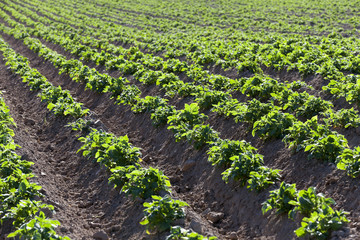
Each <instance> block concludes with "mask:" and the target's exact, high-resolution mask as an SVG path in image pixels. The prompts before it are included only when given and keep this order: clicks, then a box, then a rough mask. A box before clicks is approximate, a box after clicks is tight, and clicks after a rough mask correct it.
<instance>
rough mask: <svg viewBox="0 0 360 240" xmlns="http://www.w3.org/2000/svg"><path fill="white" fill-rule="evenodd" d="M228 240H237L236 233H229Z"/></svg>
mask: <svg viewBox="0 0 360 240" xmlns="http://www.w3.org/2000/svg"><path fill="white" fill-rule="evenodd" d="M229 239H232V240H237V239H238V236H237V234H236V232H231V233H230V234H229Z"/></svg>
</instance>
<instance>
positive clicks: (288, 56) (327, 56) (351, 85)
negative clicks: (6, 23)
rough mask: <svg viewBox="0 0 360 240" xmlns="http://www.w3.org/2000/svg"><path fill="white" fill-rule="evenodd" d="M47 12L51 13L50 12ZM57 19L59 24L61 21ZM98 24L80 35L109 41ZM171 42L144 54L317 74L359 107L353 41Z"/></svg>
mask: <svg viewBox="0 0 360 240" xmlns="http://www.w3.org/2000/svg"><path fill="white" fill-rule="evenodd" d="M49 9H50V10H51V8H49ZM49 9H47V11H48V10H49ZM81 17H82V18H86V22H90V20H92V21H94V20H93V19H90V18H89V17H87V16H86V15H85V14H84V15H82V16H81ZM59 19H60V20H61V18H59ZM59 19H58V20H59ZM74 19H76V18H75V17H73V20H72V21H71V22H74V21H75V20H74ZM68 21H69V20H68ZM98 21H99V23H97V25H98V26H101V31H96V29H94V28H87V29H83V25H81V26H82V27H81V28H80V30H81V31H82V32H93V33H94V31H96V32H98V33H97V34H100V33H102V34H101V36H102V37H104V38H101V39H100V41H102V42H104V41H108V40H109V36H111V32H114V27H113V26H109V24H108V23H107V22H106V21H101V20H98ZM93 25H94V24H93ZM104 29H108V31H106V32H104V31H105V30H104ZM122 32H123V31H119V33H120V34H121V36H120V39H118V41H119V40H120V41H122V42H126V43H128V42H129V40H126V39H125V40H124V39H123V38H124V36H123V35H124V33H122ZM142 35H143V34H142ZM95 36H96V34H95ZM139 37H140V36H137V35H134V36H133V37H132V39H139ZM171 39H172V41H170V40H169V39H165V40H163V42H161V43H156V42H154V41H156V40H151V41H150V43H147V44H146V45H145V47H146V49H147V50H151V51H155V52H159V51H161V52H164V50H165V53H164V56H166V57H170V58H171V57H175V56H176V57H181V56H186V58H187V59H188V60H189V61H192V62H194V63H197V64H201V65H207V64H217V65H221V66H222V67H223V68H236V69H238V71H239V72H242V71H244V70H249V71H252V72H258V73H261V72H262V69H261V68H262V66H267V67H273V68H275V69H277V70H281V69H286V70H287V71H290V70H292V69H296V70H297V71H299V72H300V73H301V74H302V75H303V76H307V75H311V74H320V75H322V76H323V77H325V78H326V79H329V80H332V82H331V84H330V85H329V86H326V87H324V90H325V91H326V92H329V93H331V94H333V95H334V96H335V97H345V98H346V100H347V101H348V102H350V103H356V104H358V103H359V101H358V99H359V96H358V94H357V93H358V92H359V91H358V90H357V89H358V84H357V79H358V77H357V76H354V75H349V76H348V75H347V74H348V73H353V74H358V73H359V66H360V65H359V64H360V60H359V55H358V53H359V49H358V47H357V45H358V44H354V41H353V40H352V39H346V38H343V37H341V36H340V35H336V34H333V35H329V36H328V37H327V38H318V39H312V38H310V37H308V39H307V41H306V42H305V43H304V41H303V38H300V37H293V38H289V39H287V38H284V39H277V40H273V41H272V42H270V43H267V44H264V43H251V42H248V41H242V42H241V43H239V42H235V43H229V42H227V41H220V42H215V43H214V41H201V42H200V41H199V40H200V39H199V40H194V38H191V39H192V41H190V40H189V39H185V40H182V41H180V40H181V39H177V40H178V41H177V43H176V45H174V44H175V43H174V42H173V39H174V36H171ZM113 40H114V39H113ZM237 40H238V38H237ZM194 41H195V42H194ZM263 41H265V40H263ZM130 42H132V43H133V44H137V43H136V41H135V40H132V41H131V40H130ZM105 45H106V44H105ZM152 45H153V46H155V47H157V46H161V49H153V48H152V47H151V46H152ZM139 46H140V47H141V46H142V47H144V45H143V44H139ZM164 46H168V47H164ZM344 73H346V74H344ZM336 83H337V84H336Z"/></svg>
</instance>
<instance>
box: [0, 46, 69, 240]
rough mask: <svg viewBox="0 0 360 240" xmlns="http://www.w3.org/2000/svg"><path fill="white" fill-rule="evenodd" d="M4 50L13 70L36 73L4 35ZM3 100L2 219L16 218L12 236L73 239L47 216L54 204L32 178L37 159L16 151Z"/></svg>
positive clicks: (1, 48) (27, 74)
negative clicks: (10, 48)
mask: <svg viewBox="0 0 360 240" xmlns="http://www.w3.org/2000/svg"><path fill="white" fill-rule="evenodd" d="M0 51H1V52H3V54H4V57H5V58H6V59H7V64H8V65H10V67H11V69H12V70H13V71H17V72H19V74H21V75H22V76H23V77H24V78H28V79H29V78H31V77H32V76H33V74H34V72H33V71H32V72H28V71H25V70H24V69H22V68H21V67H19V65H17V61H22V58H21V57H20V56H14V55H12V54H10V53H9V52H8V48H7V45H6V44H5V43H4V42H3V40H2V39H0ZM29 81H30V80H29ZM0 104H1V105H0V119H1V122H0V125H1V133H0V134H1V144H0V154H1V160H0V166H1V167H0V202H1V204H0V219H1V222H4V221H10V222H12V224H13V227H14V228H15V229H16V230H15V231H14V232H13V233H10V234H9V235H8V237H9V238H10V237H20V238H24V239H58V240H60V239H63V240H66V239H69V238H68V237H61V236H59V235H57V234H56V232H55V228H56V227H58V226H59V225H60V223H59V222H58V221H56V220H51V219H49V218H47V217H46V215H45V213H44V210H45V209H49V210H50V211H53V210H54V207H53V206H52V205H48V204H44V203H42V202H41V201H38V200H37V199H38V198H39V197H41V196H42V194H41V193H40V189H41V186H39V185H37V184H36V183H31V182H30V180H31V178H33V177H34V174H32V173H31V170H30V166H31V165H32V164H33V163H32V162H29V161H26V160H23V159H21V156H19V155H17V154H16V152H15V151H16V149H17V148H19V147H20V146H18V145H17V144H15V143H14V140H13V136H14V132H13V130H12V129H11V127H15V126H16V124H15V122H14V120H13V118H11V116H10V113H9V108H8V107H7V106H6V105H5V102H4V100H3V98H0Z"/></svg>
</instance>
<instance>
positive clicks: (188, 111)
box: [25, 37, 336, 234]
mask: <svg viewBox="0 0 360 240" xmlns="http://www.w3.org/2000/svg"><path fill="white" fill-rule="evenodd" d="M26 39H27V40H28V41H29V42H32V43H33V44H35V45H36V46H39V45H41V44H40V43H39V42H36V41H31V40H29V39H30V38H28V37H26V38H25V40H26ZM35 45H34V46H35ZM41 49H42V51H43V53H42V56H49V54H48V53H49V50H47V51H44V49H46V48H44V47H43V48H41ZM38 52H40V50H38ZM51 56H54V54H51ZM45 58H46V57H45ZM48 59H49V60H50V61H51V57H49V58H48ZM69 61H71V60H69ZM53 62H54V63H55V64H61V61H53ZM67 69H68V70H67V71H69V69H70V72H71V66H70V67H69V66H68V65H67ZM78 69H81V68H78ZM90 79H91V78H90ZM83 80H84V81H85V82H86V78H85V79H83ZM110 82H111V81H110ZM108 83H109V81H108ZM119 96H128V95H119ZM120 98H121V97H120ZM150 99H151V100H152V101H150ZM146 100H147V101H146ZM153 100H156V98H151V97H150V98H148V99H146V98H145V99H144V100H143V103H142V105H140V107H142V108H140V110H142V111H146V110H147V111H150V112H153V114H154V113H156V110H158V113H160V111H161V112H164V111H163V109H164V106H165V105H164V103H163V102H161V101H153ZM122 101H124V102H125V103H127V104H130V105H131V104H133V105H134V103H133V102H132V101H129V99H128V98H125V99H122ZM159 105H160V106H159ZM137 107H139V105H137ZM137 107H135V108H133V109H136V108H137ZM198 110H199V108H198V106H197V105H196V104H191V105H186V106H185V109H184V110H180V111H176V110H175V111H170V112H172V113H173V114H170V115H169V116H167V120H168V123H169V124H170V127H169V128H170V129H172V130H173V131H174V133H175V137H176V138H177V139H183V138H187V139H188V140H190V141H193V142H194V143H195V147H197V144H198V143H202V142H205V143H208V144H210V146H211V148H210V150H209V155H210V157H209V161H210V162H212V163H213V164H214V165H218V166H230V168H228V169H227V170H226V171H225V172H224V173H223V175H224V179H225V180H226V179H235V180H240V181H241V182H242V183H243V184H244V183H245V181H246V179H247V178H248V177H247V174H249V173H248V172H249V171H250V179H249V180H248V183H249V187H250V188H254V187H255V188H254V189H257V188H259V187H260V188H263V187H264V186H267V185H268V184H272V183H273V180H275V179H273V178H274V177H275V178H276V175H277V174H278V173H277V171H274V170H271V169H267V168H264V167H262V166H261V161H262V160H261V159H262V156H261V155H259V154H254V151H256V149H254V148H253V147H250V146H249V145H246V144H244V142H237V141H228V140H221V139H219V138H218V136H217V134H216V133H215V132H213V131H211V128H210V129H209V127H208V126H206V125H201V123H202V122H203V119H204V118H205V116H204V115H203V114H199V111H198ZM174 113H175V114H174ZM152 116H155V115H152ZM204 133H205V134H204ZM202 138H203V139H202ZM216 139H217V140H216ZM201 145H202V144H201ZM201 145H200V146H201ZM217 145H218V146H217ZM229 150H230V151H229ZM234 151H235V153H234ZM249 154H250V155H249ZM247 155H248V156H247ZM249 156H250V158H249ZM251 156H252V157H251ZM229 160H231V161H233V162H232V163H231V164H230V163H229ZM259 163H260V165H259ZM254 164H255V165H254ZM249 167H250V169H248V168H249ZM254 167H255V169H257V170H258V172H256V171H253V170H254ZM260 170H261V171H260ZM269 170H270V171H269ZM244 174H245V175H244ZM316 206H317V207H318V205H316ZM314 211H315V210H314ZM316 211H318V210H316ZM334 213H336V212H334ZM329 214H330V213H329ZM325 215H326V216H327V217H329V216H328V215H327V214H325ZM330 219H331V218H330ZM324 221H325V220H324ZM332 227H334V226H331V228H332ZM328 230H329V228H325V229H324V228H323V227H319V228H317V230H316V231H320V232H324V231H325V232H327V231H328ZM298 233H299V231H298ZM299 234H300V233H299Z"/></svg>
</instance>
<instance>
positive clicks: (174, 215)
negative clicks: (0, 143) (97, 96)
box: [0, 39, 216, 240]
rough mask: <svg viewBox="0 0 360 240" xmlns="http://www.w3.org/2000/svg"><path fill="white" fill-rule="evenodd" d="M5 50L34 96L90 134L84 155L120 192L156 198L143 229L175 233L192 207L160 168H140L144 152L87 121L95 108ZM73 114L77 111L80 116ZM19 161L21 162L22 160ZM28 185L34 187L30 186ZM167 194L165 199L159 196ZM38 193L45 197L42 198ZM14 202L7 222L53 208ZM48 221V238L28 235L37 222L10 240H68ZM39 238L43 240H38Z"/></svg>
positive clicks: (21, 189)
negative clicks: (177, 195)
mask: <svg viewBox="0 0 360 240" xmlns="http://www.w3.org/2000/svg"><path fill="white" fill-rule="evenodd" d="M0 47H1V48H0V50H1V51H2V52H3V56H4V57H5V59H6V64H7V65H10V68H11V70H12V71H13V72H15V73H16V74H18V75H20V76H21V77H22V79H23V81H24V82H26V83H27V84H28V85H29V86H30V89H31V90H32V91H40V93H39V97H40V98H41V100H42V101H45V102H46V103H47V106H48V108H49V110H52V111H53V112H54V114H56V115H58V114H59V115H63V116H67V115H70V116H72V117H73V119H75V120H74V121H73V122H72V123H70V124H69V126H71V127H72V128H73V130H78V131H82V133H83V134H84V136H82V137H80V138H79V141H81V142H82V143H83V145H82V147H81V148H80V149H79V150H78V151H82V153H83V155H84V156H85V157H87V158H90V159H94V160H96V161H97V162H99V163H100V164H101V165H104V166H105V167H106V168H107V169H108V170H109V171H110V172H111V175H110V178H109V182H110V183H112V184H114V186H115V187H119V188H120V189H121V192H124V193H125V194H127V195H131V196H132V197H133V198H134V199H135V198H141V199H144V200H147V199H150V198H151V199H152V202H150V201H147V202H146V203H144V207H145V209H144V214H145V217H144V219H143V220H142V221H141V222H140V223H141V224H143V225H146V227H147V232H148V233H150V232H154V231H159V232H162V231H165V230H169V229H170V228H171V223H172V222H173V221H174V220H176V219H178V218H183V217H184V216H185V212H184V210H183V207H185V206H188V205H187V204H186V203H185V202H183V201H180V200H175V199H173V198H172V197H171V196H170V195H171V185H170V181H169V179H168V177H166V176H165V175H164V174H163V172H162V171H160V170H158V169H155V168H152V167H149V168H144V167H142V166H141V165H140V162H141V158H140V157H141V153H140V149H139V148H137V147H134V146H132V144H131V143H130V142H129V139H128V137H127V136H126V135H125V136H120V137H116V136H115V135H114V134H111V133H107V132H105V131H103V130H97V129H95V128H92V127H90V124H91V119H88V118H87V117H86V115H87V114H88V113H89V109H85V108H83V107H81V106H82V104H81V103H77V102H75V101H74V100H73V98H72V97H71V95H70V93H69V91H66V90H62V89H61V87H60V86H59V87H54V86H53V85H51V84H50V83H49V82H48V81H47V79H46V78H45V77H44V76H42V75H41V74H40V73H39V72H38V71H37V70H36V69H33V68H31V67H30V66H29V61H28V60H27V58H25V57H23V56H21V55H19V54H16V52H15V51H13V50H12V49H11V48H10V47H9V45H8V44H6V43H5V42H4V41H3V40H2V39H1V45H0ZM71 109H76V111H73V110H71ZM10 133H11V132H10ZM17 160H20V159H19V158H17ZM23 162H24V164H27V165H30V164H29V163H28V162H26V161H23ZM5 166H6V165H5ZM30 176H31V175H25V177H30ZM19 184H21V186H20V187H19V192H20V193H23V192H24V193H23V194H24V195H26V194H27V193H28V192H27V191H30V190H31V188H30V187H34V188H35V189H37V190H39V189H40V188H38V187H37V185H34V184H30V183H28V182H23V183H22V182H21V183H19ZM28 185H29V186H30V187H28ZM29 189H30V190H29ZM14 191H15V190H14ZM30 192H31V191H30ZM161 193H162V194H163V195H164V196H157V195H159V194H161ZM35 194H37V195H39V193H35ZM13 197H18V198H19V196H11V197H9V199H7V200H9V203H8V204H6V205H4V213H7V212H6V211H10V212H13V213H14V215H11V214H10V213H7V214H5V217H4V219H7V218H9V217H14V218H15V217H18V216H17V215H16V214H23V212H21V211H25V209H26V210H28V211H30V212H31V213H32V214H36V213H37V212H38V210H39V209H40V208H44V207H47V205H44V204H40V203H41V202H34V204H35V205H31V203H33V201H29V203H28V204H27V202H25V203H23V202H21V204H20V206H22V205H24V206H23V208H24V209H22V208H20V207H19V208H11V207H12V206H11V204H10V203H11V200H13V199H12V198H13ZM20 200H21V199H20ZM5 202H6V201H5ZM29 204H30V205H29ZM36 207H37V208H36ZM7 208H9V209H7ZM10 208H11V209H10ZM49 208H50V209H53V207H52V206H49ZM30 217H31V216H30ZM43 218H44V215H43V213H41V212H40V217H39V220H37V221H40V220H41V221H42V222H41V223H43V224H44V226H47V225H46V224H49V223H51V228H49V229H48V228H45V227H43V226H42V225H40V227H39V228H40V229H39V230H38V231H40V233H41V234H42V235H39V232H37V231H36V229H37V228H35V229H34V230H31V231H28V230H29V229H28V227H31V226H33V224H35V223H37V221H36V222H35V221H32V222H30V223H28V224H27V225H25V226H21V228H20V230H17V231H16V232H15V233H14V234H10V235H9V237H13V236H20V237H24V238H26V239H68V238H60V237H58V236H57V235H54V233H55V232H54V231H53V228H54V227H55V226H57V225H58V222H57V221H50V220H47V219H45V220H44V219H43ZM15 219H16V218H15ZM24 219H25V220H27V219H28V217H26V218H25V217H24ZM17 221H18V220H17ZM21 223H22V222H20V221H19V223H18V222H14V225H15V226H18V224H21ZM174 229H181V230H182V232H186V233H185V234H183V235H184V237H187V236H191V237H194V239H199V240H208V239H216V238H215V237H210V238H205V237H203V236H202V235H200V234H198V233H195V232H190V231H185V230H184V229H183V228H181V227H178V226H176V227H174ZM42 232H44V233H42ZM31 234H33V235H31ZM46 234H48V235H46ZM172 235H173V236H174V238H169V239H177V238H176V236H177V235H176V234H175V233H172ZM35 236H36V237H40V238H32V237H35Z"/></svg>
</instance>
